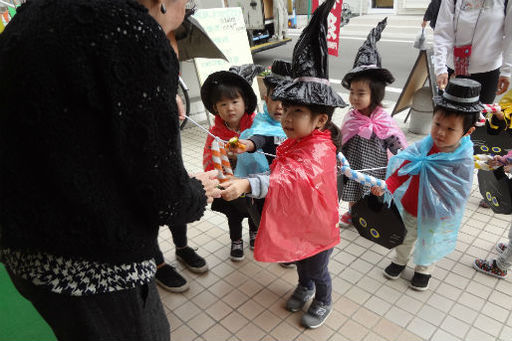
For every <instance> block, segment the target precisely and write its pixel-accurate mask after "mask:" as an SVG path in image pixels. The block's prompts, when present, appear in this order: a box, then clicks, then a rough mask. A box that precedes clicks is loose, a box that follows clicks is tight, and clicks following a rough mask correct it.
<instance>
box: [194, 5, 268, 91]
mask: <svg viewBox="0 0 512 341" xmlns="http://www.w3.org/2000/svg"><path fill="white" fill-rule="evenodd" d="M194 18H196V19H197V21H199V23H200V24H201V26H202V27H203V29H204V30H205V31H206V33H208V36H209V37H210V39H211V40H212V41H213V42H214V43H215V44H216V45H217V47H218V48H219V49H220V50H221V51H222V53H224V55H225V56H226V57H227V58H228V60H229V63H228V62H226V61H225V60H223V59H208V58H194V64H195V66H196V71H197V77H198V79H199V83H200V84H201V85H202V84H203V83H204V81H205V80H206V78H207V77H208V76H209V75H210V74H212V73H213V72H216V71H221V70H228V69H229V67H230V66H232V65H242V64H252V63H253V60H252V54H251V49H250V47H249V41H248V39H247V33H246V30H245V23H244V16H243V14H242V10H241V9H240V8H239V7H228V8H211V9H199V10H197V11H196V13H195V14H194ZM252 88H253V90H254V93H256V94H259V88H258V82H257V81H256V80H254V81H253V82H252Z"/></svg>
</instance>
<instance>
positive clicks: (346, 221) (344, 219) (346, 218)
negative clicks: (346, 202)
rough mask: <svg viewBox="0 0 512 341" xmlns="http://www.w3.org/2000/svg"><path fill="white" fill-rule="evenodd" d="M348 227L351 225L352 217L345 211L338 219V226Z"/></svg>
mask: <svg viewBox="0 0 512 341" xmlns="http://www.w3.org/2000/svg"><path fill="white" fill-rule="evenodd" d="M350 225H352V215H351V214H350V212H348V211H347V212H345V213H343V215H342V216H341V217H340V226H342V227H349V226H350Z"/></svg>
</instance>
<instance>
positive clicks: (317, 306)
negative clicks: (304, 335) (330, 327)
mask: <svg viewBox="0 0 512 341" xmlns="http://www.w3.org/2000/svg"><path fill="white" fill-rule="evenodd" d="M331 311H332V305H331V304H329V305H327V304H323V303H322V302H320V301H317V300H313V302H312V303H311V305H310V306H309V309H308V311H307V312H306V313H305V314H304V315H303V316H302V320H301V323H302V325H303V326H304V327H306V328H311V329H314V328H318V327H320V326H321V325H322V324H324V322H325V320H326V319H327V317H329V315H330V314H331Z"/></svg>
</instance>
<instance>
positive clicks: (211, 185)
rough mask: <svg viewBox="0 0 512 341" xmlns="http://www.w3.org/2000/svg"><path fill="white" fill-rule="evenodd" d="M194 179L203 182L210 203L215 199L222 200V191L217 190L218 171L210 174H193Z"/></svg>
mask: <svg viewBox="0 0 512 341" xmlns="http://www.w3.org/2000/svg"><path fill="white" fill-rule="evenodd" d="M192 177H193V178H196V179H197V180H199V181H201V183H202V184H203V188H204V191H205V192H206V198H207V200H208V202H212V201H213V199H215V198H220V189H219V188H217V186H218V185H219V180H217V171H216V170H211V171H209V172H202V173H196V174H192Z"/></svg>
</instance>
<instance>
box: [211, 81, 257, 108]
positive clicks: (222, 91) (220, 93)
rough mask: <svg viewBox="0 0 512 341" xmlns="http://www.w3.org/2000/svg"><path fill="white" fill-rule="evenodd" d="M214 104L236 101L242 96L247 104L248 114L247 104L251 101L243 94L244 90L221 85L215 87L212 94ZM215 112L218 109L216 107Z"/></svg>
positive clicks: (230, 85)
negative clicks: (224, 100)
mask: <svg viewBox="0 0 512 341" xmlns="http://www.w3.org/2000/svg"><path fill="white" fill-rule="evenodd" d="M210 96H211V99H212V103H214V104H216V103H217V102H219V101H221V100H222V99H225V98H227V99H235V98H237V97H238V96H241V97H242V98H243V100H244V104H245V112H247V104H248V103H249V99H248V98H247V96H245V94H244V93H243V91H242V89H240V88H239V87H238V86H236V85H233V84H226V83H220V84H219V85H218V86H215V87H213V89H212V92H211V95H210ZM215 110H217V108H216V107H215Z"/></svg>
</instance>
